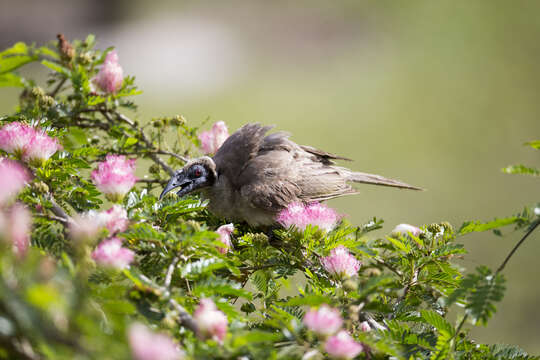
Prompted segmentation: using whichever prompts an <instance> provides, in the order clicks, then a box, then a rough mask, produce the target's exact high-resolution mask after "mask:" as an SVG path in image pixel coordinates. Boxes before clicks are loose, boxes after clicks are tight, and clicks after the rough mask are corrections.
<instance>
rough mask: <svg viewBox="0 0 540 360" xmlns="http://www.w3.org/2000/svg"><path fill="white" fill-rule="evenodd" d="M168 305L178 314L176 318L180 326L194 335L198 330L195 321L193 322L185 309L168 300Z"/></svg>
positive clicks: (172, 300)
mask: <svg viewBox="0 0 540 360" xmlns="http://www.w3.org/2000/svg"><path fill="white" fill-rule="evenodd" d="M169 304H170V305H171V306H172V307H173V308H174V309H175V310H176V311H177V312H178V317H179V318H180V325H182V326H184V327H185V328H188V329H190V330H191V331H193V332H194V333H195V334H196V333H197V332H198V330H199V329H198V327H197V324H196V323H195V321H193V318H192V317H191V315H190V314H189V313H188V312H187V311H186V309H184V307H183V306H182V305H180V304H179V303H177V302H176V300H174V299H170V300H169Z"/></svg>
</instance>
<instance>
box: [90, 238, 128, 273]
mask: <svg viewBox="0 0 540 360" xmlns="http://www.w3.org/2000/svg"><path fill="white" fill-rule="evenodd" d="M134 257H135V253H134V252H133V251H131V250H129V249H126V248H124V247H122V240H121V239H119V238H112V239H109V240H104V241H102V242H101V243H100V244H99V245H98V246H97V247H96V249H95V250H94V251H93V252H92V259H94V261H95V262H96V263H98V264H99V265H103V266H107V267H112V268H116V269H124V268H125V267H127V266H128V265H129V264H130V263H131V262H132V261H133V258H134Z"/></svg>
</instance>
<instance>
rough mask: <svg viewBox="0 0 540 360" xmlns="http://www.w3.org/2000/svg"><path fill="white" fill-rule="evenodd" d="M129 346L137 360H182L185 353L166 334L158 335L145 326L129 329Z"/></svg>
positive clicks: (135, 325)
mask: <svg viewBox="0 0 540 360" xmlns="http://www.w3.org/2000/svg"><path fill="white" fill-rule="evenodd" d="M128 340H129V346H130V348H131V353H132V354H133V358H134V359H135V360H180V359H183V358H184V352H183V351H182V350H180V348H179V347H178V345H176V344H175V343H174V341H173V340H172V339H171V338H170V337H169V336H167V335H165V334H157V333H154V332H153V331H151V330H150V329H149V328H148V327H146V326H145V325H143V324H140V323H135V324H133V325H131V326H130V327H129V331H128Z"/></svg>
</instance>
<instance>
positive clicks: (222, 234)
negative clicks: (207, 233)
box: [216, 224, 234, 254]
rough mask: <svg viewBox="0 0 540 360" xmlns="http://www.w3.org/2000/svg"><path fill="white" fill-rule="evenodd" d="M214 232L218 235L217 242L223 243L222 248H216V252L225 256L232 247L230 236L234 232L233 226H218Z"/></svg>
mask: <svg viewBox="0 0 540 360" xmlns="http://www.w3.org/2000/svg"><path fill="white" fill-rule="evenodd" d="M216 232H217V233H218V234H219V241H221V242H222V243H223V246H222V247H218V251H219V252H220V253H222V254H226V253H227V251H229V249H230V248H231V247H232V243H231V234H232V233H233V232H234V225H233V224H227V225H222V226H220V227H219V228H218V229H217V230H216Z"/></svg>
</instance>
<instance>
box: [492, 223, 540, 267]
mask: <svg viewBox="0 0 540 360" xmlns="http://www.w3.org/2000/svg"><path fill="white" fill-rule="evenodd" d="M538 225H540V219H538V220H536V222H535V223H534V224H533V225H532V226H531V227H530V228H529V230H528V231H527V233H526V234H525V235H524V236H523V237H522V238H521V240H519V241H518V243H517V244H516V246H514V248H513V249H512V251H510V253H509V254H508V256H506V259H504V261H503V262H502V264H501V265H500V266H499V268H498V269H497V271H495V276H497V274H499V273H500V272H501V271H503V270H504V267H505V266H506V264H507V263H508V261H509V260H510V258H511V257H512V256H513V255H514V253H515V252H516V251H517V249H519V247H520V246H521V245H522V244H523V243H524V242H525V240H526V239H527V237H529V235H531V234H532V232H533V231H534V230H535V229H536V228H537V227H538Z"/></svg>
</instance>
